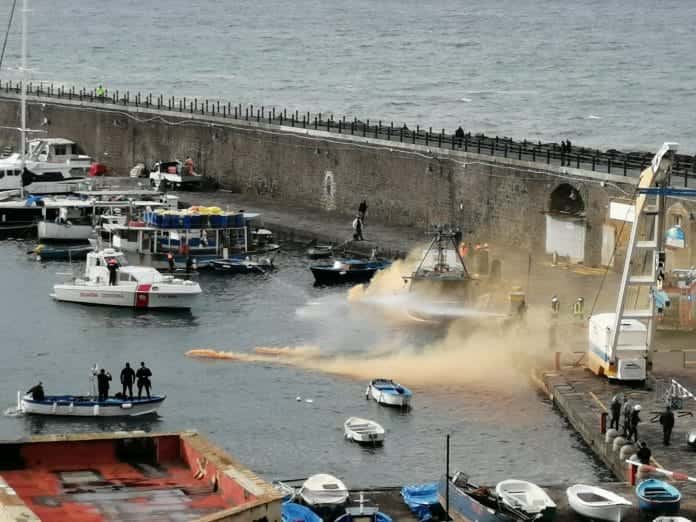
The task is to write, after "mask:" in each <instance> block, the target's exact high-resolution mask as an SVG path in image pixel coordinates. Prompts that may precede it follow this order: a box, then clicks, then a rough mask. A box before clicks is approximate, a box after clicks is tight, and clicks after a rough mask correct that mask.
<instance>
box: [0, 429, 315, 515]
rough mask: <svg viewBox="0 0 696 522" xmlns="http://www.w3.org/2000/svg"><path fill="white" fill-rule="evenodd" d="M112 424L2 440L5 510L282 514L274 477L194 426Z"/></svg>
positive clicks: (0, 498) (0, 482)
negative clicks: (153, 428)
mask: <svg viewBox="0 0 696 522" xmlns="http://www.w3.org/2000/svg"><path fill="white" fill-rule="evenodd" d="M107 424H108V425H109V426H111V427H110V428H102V429H101V430H94V431H99V432H98V433H63V434H61V435H59V436H55V435H54V436H46V435H38V436H36V435H35V436H29V437H25V438H22V439H21V440H12V441H2V442H0V454H2V455H3V460H2V470H0V513H2V516H1V518H2V519H3V520H6V521H9V520H12V521H18V520H21V521H24V522H38V521H40V520H43V521H60V522H75V521H87V520H91V521H96V520H104V521H106V520H121V521H125V520H141V521H147V520H150V521H165V520H168V521H174V520H178V521H183V520H236V521H239V520H249V521H251V520H258V519H259V518H263V515H266V514H267V516H268V520H272V521H273V522H279V521H280V519H281V517H280V513H281V503H282V499H281V496H280V494H279V493H278V492H276V491H275V490H274V489H273V487H272V486H271V484H269V483H268V482H266V481H265V480H263V479H262V478H261V477H258V476H256V475H255V474H254V473H253V472H252V471H251V470H250V469H248V468H247V467H245V466H244V465H243V464H241V463H240V462H239V461H238V460H237V459H235V458H233V457H232V455H230V454H229V453H227V452H226V451H223V450H222V449H220V448H219V447H217V446H216V445H215V444H213V442H212V441H210V440H208V439H206V438H205V437H203V436H202V435H200V434H198V433H196V432H195V431H190V430H189V431H183V432H174V433H146V432H145V431H142V429H139V430H136V429H133V428H130V429H132V431H123V430H128V429H129V428H128V426H129V424H130V423H107ZM141 424H142V423H141ZM139 427H140V426H139ZM142 428H145V426H142ZM113 430H117V431H113ZM37 492H40V494H37ZM231 492H234V494H232V493H231ZM231 513H233V515H231ZM259 513H262V514H263V515H259ZM291 522H294V520H293V521H291ZM307 522H315V521H314V520H311V521H307Z"/></svg>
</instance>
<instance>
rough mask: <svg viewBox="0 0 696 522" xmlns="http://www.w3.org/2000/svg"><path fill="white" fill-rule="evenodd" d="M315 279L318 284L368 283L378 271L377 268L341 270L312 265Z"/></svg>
mask: <svg viewBox="0 0 696 522" xmlns="http://www.w3.org/2000/svg"><path fill="white" fill-rule="evenodd" d="M311 270H312V274H313V275H314V280H315V281H316V283H317V284H318V285H342V284H347V283H353V284H358V283H367V282H368V281H370V279H372V277H373V276H374V275H375V274H376V273H377V268H365V269H355V270H340V269H333V268H321V267H312V268H311Z"/></svg>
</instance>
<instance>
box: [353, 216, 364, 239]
mask: <svg viewBox="0 0 696 522" xmlns="http://www.w3.org/2000/svg"><path fill="white" fill-rule="evenodd" d="M362 229H363V223H362V219H360V216H359V215H358V216H356V217H355V219H354V220H353V230H354V231H355V232H354V233H353V239H354V240H355V241H364V240H365V238H364V237H363V233H362Z"/></svg>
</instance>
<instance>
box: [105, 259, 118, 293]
mask: <svg viewBox="0 0 696 522" xmlns="http://www.w3.org/2000/svg"><path fill="white" fill-rule="evenodd" d="M106 268H108V270H109V286H116V285H117V284H118V261H116V259H115V258H113V257H112V258H110V259H109V261H108V262H107V263H106Z"/></svg>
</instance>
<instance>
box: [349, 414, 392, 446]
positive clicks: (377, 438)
mask: <svg viewBox="0 0 696 522" xmlns="http://www.w3.org/2000/svg"><path fill="white" fill-rule="evenodd" d="M343 429H344V431H345V436H346V439H348V440H352V441H354V442H360V443H368V444H381V443H382V442H384V428H383V427H382V426H380V425H379V424H377V423H376V422H375V421H371V420H368V419H361V418H360V417H350V418H349V419H348V420H346V422H344V423H343Z"/></svg>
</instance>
